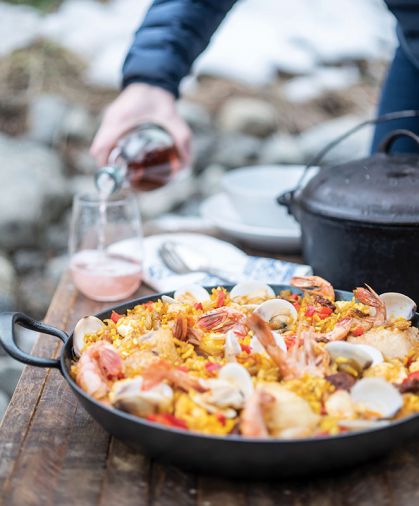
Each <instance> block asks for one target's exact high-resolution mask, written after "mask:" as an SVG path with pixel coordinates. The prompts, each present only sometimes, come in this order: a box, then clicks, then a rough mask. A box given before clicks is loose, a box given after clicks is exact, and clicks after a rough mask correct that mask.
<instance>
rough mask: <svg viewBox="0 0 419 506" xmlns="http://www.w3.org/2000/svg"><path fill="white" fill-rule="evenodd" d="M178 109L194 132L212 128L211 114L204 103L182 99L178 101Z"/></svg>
mask: <svg viewBox="0 0 419 506" xmlns="http://www.w3.org/2000/svg"><path fill="white" fill-rule="evenodd" d="M177 110H178V112H179V114H180V115H181V116H182V118H183V119H184V120H185V121H186V123H188V125H189V126H190V128H191V130H192V131H193V132H194V133H199V132H205V131H207V130H209V129H211V126H212V122H211V116H210V114H209V112H208V111H207V110H206V109H205V108H204V107H202V105H199V104H197V103H196V102H191V101H190V100H186V99H180V100H178V102H177Z"/></svg>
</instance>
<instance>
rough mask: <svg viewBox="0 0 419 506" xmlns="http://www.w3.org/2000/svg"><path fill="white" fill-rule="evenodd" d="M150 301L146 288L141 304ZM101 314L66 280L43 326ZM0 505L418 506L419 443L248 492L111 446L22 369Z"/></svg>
mask: <svg viewBox="0 0 419 506" xmlns="http://www.w3.org/2000/svg"><path fill="white" fill-rule="evenodd" d="M148 292H149V290H147V289H146V288H144V287H143V288H141V289H140V291H139V295H140V294H141V295H144V294H146V293H148ZM103 307H104V305H103V304H99V303H94V302H91V301H88V300H87V299H86V298H84V297H83V296H81V295H79V294H78V293H77V291H76V290H75V288H74V287H73V285H72V283H71V281H70V279H69V277H68V275H65V276H64V278H63V280H62V281H61V283H60V286H59V288H58V290H57V293H56V295H55V297H54V299H53V301H52V303H51V307H50V309H49V311H48V314H47V317H46V321H47V322H48V323H50V324H52V325H55V326H58V327H61V328H64V329H67V330H70V329H72V328H73V327H74V325H75V323H76V322H77V320H78V319H79V318H80V317H81V316H84V315H86V314H92V313H96V312H98V311H100V310H101V309H102V308H103ZM59 347H60V345H59V343H58V341H57V340H56V339H54V338H50V337H48V336H40V337H39V339H38V340H37V342H36V344H35V346H34V350H33V353H34V354H37V355H42V356H45V357H50V356H56V355H57V353H58V351H59ZM202 458H205V456H204V455H203V456H202ZM0 504H2V505H13V506H21V505H38V504H39V505H43V506H46V505H67V504H68V505H76V506H82V505H90V504H93V505H96V504H98V505H109V506H114V505H117V506H125V505H141V506H143V505H148V506H151V505H156V506H157V505H159V506H167V505H170V506H192V505H197V506H198V505H199V506H230V505H231V506H233V505H234V506H236V505H237V506H254V505H260V506H276V505H284V506H285V505H295V506H297V505H298V506H300V505H301V506H303V505H304V506H306V505H318V506H320V505H321V506H323V505H325V506H338V505H348V506H349V505H354V506H363V505H377V506H390V505H406V506H412V505H415V504H419V443H417V442H416V443H415V442H412V443H410V444H409V445H407V446H405V447H404V448H403V449H400V450H399V451H397V452H395V453H393V454H391V455H390V456H388V457H387V458H385V459H382V460H379V461H375V462H370V463H368V464H366V465H363V466H362V467H359V468H358V469H354V470H348V471H343V472H340V473H339V474H336V475H334V476H329V477H324V478H315V477H308V478H307V479H304V480H299V481H280V480H278V481H277V482H276V483H251V482H248V481H247V482H232V481H226V480H222V479H217V478H211V477H206V476H195V475H192V474H187V473H184V472H183V471H181V470H179V469H176V468H173V467H165V466H162V465H160V464H158V463H155V462H152V461H150V460H149V459H148V458H146V457H145V456H143V455H141V454H139V453H136V452H135V451H133V450H131V449H130V448H128V447H127V446H125V445H124V444H122V443H121V442H119V441H118V440H116V439H114V438H113V437H110V436H109V435H108V434H107V433H106V432H105V431H104V430H103V429H102V428H101V427H100V426H99V425H98V424H97V423H96V422H94V421H93V420H92V419H91V418H90V417H89V416H88V415H87V413H86V412H85V411H84V410H83V408H82V407H81V406H80V405H79V404H78V403H77V401H76V398H75V397H74V396H73V395H72V393H71V391H70V389H69V387H68V386H67V385H66V383H65V381H64V380H63V379H62V377H61V375H60V373H59V372H58V371H56V370H45V369H38V368H34V367H27V368H25V370H24V372H23V374H22V377H21V379H20V382H19V385H18V387H17V389H16V392H15V394H14V396H13V399H12V401H11V403H10V406H9V408H8V410H7V413H6V415H5V417H4V419H3V424H2V425H1V427H0Z"/></svg>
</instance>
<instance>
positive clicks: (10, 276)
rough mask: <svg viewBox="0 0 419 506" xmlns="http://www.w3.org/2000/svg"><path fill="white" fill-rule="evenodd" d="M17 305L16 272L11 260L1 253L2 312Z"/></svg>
mask: <svg viewBox="0 0 419 506" xmlns="http://www.w3.org/2000/svg"><path fill="white" fill-rule="evenodd" d="M15 305H16V273H15V270H14V268H13V265H12V264H11V262H10V261H9V260H8V259H7V258H6V257H5V256H3V255H0V312H2V311H11V310H13V309H15Z"/></svg>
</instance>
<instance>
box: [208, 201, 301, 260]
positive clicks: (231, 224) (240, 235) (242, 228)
mask: <svg viewBox="0 0 419 506" xmlns="http://www.w3.org/2000/svg"><path fill="white" fill-rule="evenodd" d="M200 210H201V215H202V217H203V218H204V219H205V220H207V221H209V222H210V223H212V224H213V225H214V226H215V227H217V228H218V229H219V230H220V231H221V232H222V233H223V234H225V235H226V236H227V237H229V238H233V239H237V240H239V241H241V242H243V243H245V244H247V245H248V246H252V247H254V248H258V249H262V250H265V251H275V252H295V251H297V250H299V248H300V245H301V231H300V227H299V226H298V224H296V225H295V227H292V228H286V229H280V228H270V227H256V226H253V225H246V224H244V223H242V222H241V221H240V218H239V216H238V214H237V212H236V210H235V209H234V208H233V206H232V204H231V202H230V200H229V198H228V197H227V195H226V194H225V193H217V194H216V195H213V196H211V197H209V198H208V199H206V200H205V201H204V202H203V203H202V204H201V208H200Z"/></svg>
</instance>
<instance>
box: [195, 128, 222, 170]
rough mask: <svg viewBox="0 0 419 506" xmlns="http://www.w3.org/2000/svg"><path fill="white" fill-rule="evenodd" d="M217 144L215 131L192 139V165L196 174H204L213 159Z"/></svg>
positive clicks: (203, 133)
mask: <svg viewBox="0 0 419 506" xmlns="http://www.w3.org/2000/svg"><path fill="white" fill-rule="evenodd" d="M216 142H217V136H216V134H215V132H214V131H208V132H201V133H196V134H194V135H193V137H192V160H193V161H192V165H193V168H194V172H195V173H198V174H199V173H200V172H202V171H203V170H204V169H205V168H206V167H207V165H208V160H210V159H211V155H212V152H213V151H214V147H215V145H216Z"/></svg>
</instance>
